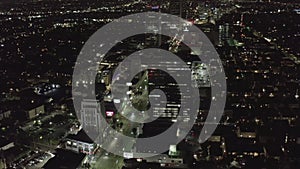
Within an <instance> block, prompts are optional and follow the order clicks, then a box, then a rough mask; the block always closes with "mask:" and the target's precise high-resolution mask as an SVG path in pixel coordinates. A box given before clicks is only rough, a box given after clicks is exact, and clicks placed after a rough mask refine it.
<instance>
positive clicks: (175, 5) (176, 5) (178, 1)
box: [169, 0, 184, 17]
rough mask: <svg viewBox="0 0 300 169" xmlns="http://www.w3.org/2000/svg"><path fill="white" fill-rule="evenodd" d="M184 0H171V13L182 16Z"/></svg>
mask: <svg viewBox="0 0 300 169" xmlns="http://www.w3.org/2000/svg"><path fill="white" fill-rule="evenodd" d="M183 3H184V1H183V0H171V1H170V5H169V10H170V14H172V15H177V16H179V17H182V13H183Z"/></svg>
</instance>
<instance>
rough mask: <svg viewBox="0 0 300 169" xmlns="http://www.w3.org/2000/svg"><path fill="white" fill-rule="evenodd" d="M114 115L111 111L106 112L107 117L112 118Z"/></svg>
mask: <svg viewBox="0 0 300 169" xmlns="http://www.w3.org/2000/svg"><path fill="white" fill-rule="evenodd" d="M114 114H115V113H114V112H113V111H106V116H107V117H112V116H113V115H114Z"/></svg>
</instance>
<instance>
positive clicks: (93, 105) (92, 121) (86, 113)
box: [81, 99, 101, 133]
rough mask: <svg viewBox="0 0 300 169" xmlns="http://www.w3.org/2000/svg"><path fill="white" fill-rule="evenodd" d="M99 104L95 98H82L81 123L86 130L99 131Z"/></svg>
mask: <svg viewBox="0 0 300 169" xmlns="http://www.w3.org/2000/svg"><path fill="white" fill-rule="evenodd" d="M100 116H101V115H100V104H99V102H98V101H97V100H92V99H84V100H83V101H82V102H81V124H82V127H83V129H84V130H85V131H87V132H97V133H98V132H99V129H100V124H101V123H100V119H101V118H100Z"/></svg>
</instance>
